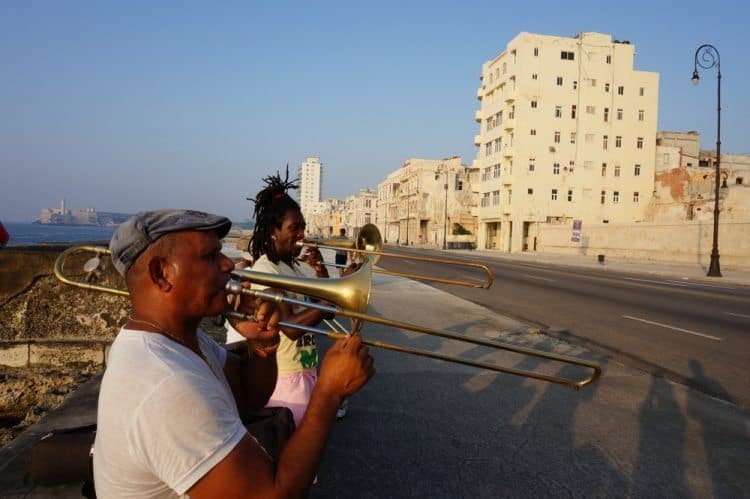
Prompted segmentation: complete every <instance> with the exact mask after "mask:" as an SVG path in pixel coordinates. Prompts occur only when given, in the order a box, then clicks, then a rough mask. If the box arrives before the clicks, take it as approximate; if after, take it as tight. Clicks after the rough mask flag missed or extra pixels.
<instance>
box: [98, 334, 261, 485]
mask: <svg viewBox="0 0 750 499" xmlns="http://www.w3.org/2000/svg"><path fill="white" fill-rule="evenodd" d="M198 342H199V345H200V348H201V351H202V352H203V355H204V356H205V357H206V359H207V361H208V362H209V364H210V368H209V365H208V364H206V362H204V361H203V359H201V358H200V357H198V356H197V355H196V354H195V352H193V351H191V350H190V349H189V348H187V347H185V346H183V345H181V344H179V343H177V342H175V341H173V340H172V339H170V338H167V337H166V336H163V335H161V334H156V333H148V332H144V331H136V330H130V329H124V328H123V329H122V330H121V331H120V333H119V334H118V335H117V338H116V339H115V341H114V343H113V344H112V348H111V349H110V353H109V358H108V365H107V369H106V371H105V373H104V377H103V379H102V384H101V389H100V392H99V409H98V415H97V433H96V442H95V444H94V484H95V486H96V493H97V496H98V497H102V498H107V499H108V498H112V497H139V498H150V497H179V496H182V495H184V494H185V492H186V491H187V490H188V489H190V487H192V486H193V485H194V484H195V483H196V482H197V481H198V480H199V479H200V478H202V477H203V476H204V475H205V474H206V473H207V472H208V471H209V470H211V469H212V468H213V467H214V466H215V465H216V464H218V463H219V462H220V461H221V460H222V459H224V457H226V456H227V455H228V454H229V452H231V450H232V449H234V447H235V446H236V445H237V444H238V443H239V441H240V440H241V439H242V437H243V436H244V435H245V434H246V430H245V427H244V426H243V425H242V421H241V420H240V416H239V414H238V412H237V406H236V403H235V400H234V397H233V395H232V391H231V389H230V387H229V383H228V382H227V380H226V378H225V377H224V372H223V366H224V363H225V361H226V355H227V353H226V351H225V350H224V349H223V348H222V347H221V346H219V345H218V344H217V343H216V342H214V341H213V340H212V339H211V338H209V337H208V336H207V335H206V334H205V333H204V332H203V331H200V330H199V331H198Z"/></svg>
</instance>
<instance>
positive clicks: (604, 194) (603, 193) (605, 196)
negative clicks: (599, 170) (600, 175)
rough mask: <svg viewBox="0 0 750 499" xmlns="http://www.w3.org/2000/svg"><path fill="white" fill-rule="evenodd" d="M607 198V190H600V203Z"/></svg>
mask: <svg viewBox="0 0 750 499" xmlns="http://www.w3.org/2000/svg"><path fill="white" fill-rule="evenodd" d="M606 200H607V191H602V204H604V201H606Z"/></svg>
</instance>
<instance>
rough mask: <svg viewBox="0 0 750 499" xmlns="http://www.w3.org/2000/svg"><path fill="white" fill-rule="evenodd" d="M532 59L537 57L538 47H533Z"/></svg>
mask: <svg viewBox="0 0 750 499" xmlns="http://www.w3.org/2000/svg"><path fill="white" fill-rule="evenodd" d="M534 57H539V47H534Z"/></svg>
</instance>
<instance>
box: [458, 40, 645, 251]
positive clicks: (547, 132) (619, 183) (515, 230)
mask: <svg viewBox="0 0 750 499" xmlns="http://www.w3.org/2000/svg"><path fill="white" fill-rule="evenodd" d="M634 52H635V50H634V46H633V45H631V44H630V42H628V41H618V40H614V41H613V40H612V37H611V36H610V35H605V34H600V33H581V34H579V35H577V36H575V37H573V38H564V37H556V36H546V35H537V34H531V33H520V34H519V35H518V36H516V37H515V38H514V39H513V40H511V41H510V42H509V43H508V45H507V47H506V50H505V51H503V52H502V53H501V54H500V55H498V56H497V57H496V58H494V59H492V60H490V61H487V62H486V63H484V64H483V66H482V75H481V86H480V88H479V89H478V91H477V98H478V99H479V101H480V109H479V110H478V111H477V112H476V115H475V118H476V121H477V122H478V123H479V124H480V130H479V133H478V134H477V135H476V136H475V138H474V142H475V144H476V145H477V146H478V151H477V157H476V160H475V161H474V163H473V166H474V167H475V168H478V169H479V171H480V172H481V184H480V187H479V189H478V191H479V209H478V216H479V230H478V245H479V247H480V248H490V249H497V250H501V251H513V252H516V251H523V250H533V249H534V248H535V242H536V235H537V234H538V231H539V224H544V223H547V224H566V225H568V224H570V223H572V221H573V220H582V221H583V222H584V223H587V222H588V223H628V222H635V221H639V220H642V219H644V217H645V214H646V208H647V206H648V203H649V201H650V198H651V194H652V190H653V179H654V158H655V148H656V143H655V140H654V138H655V136H656V124H657V112H658V93H659V77H658V74H657V73H652V72H644V71H635V70H634V69H633V58H634Z"/></svg>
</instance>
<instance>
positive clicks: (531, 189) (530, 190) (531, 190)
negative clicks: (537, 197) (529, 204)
mask: <svg viewBox="0 0 750 499" xmlns="http://www.w3.org/2000/svg"><path fill="white" fill-rule="evenodd" d="M526 194H528V195H532V194H534V189H533V188H532V187H529V188H528V189H526Z"/></svg>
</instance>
